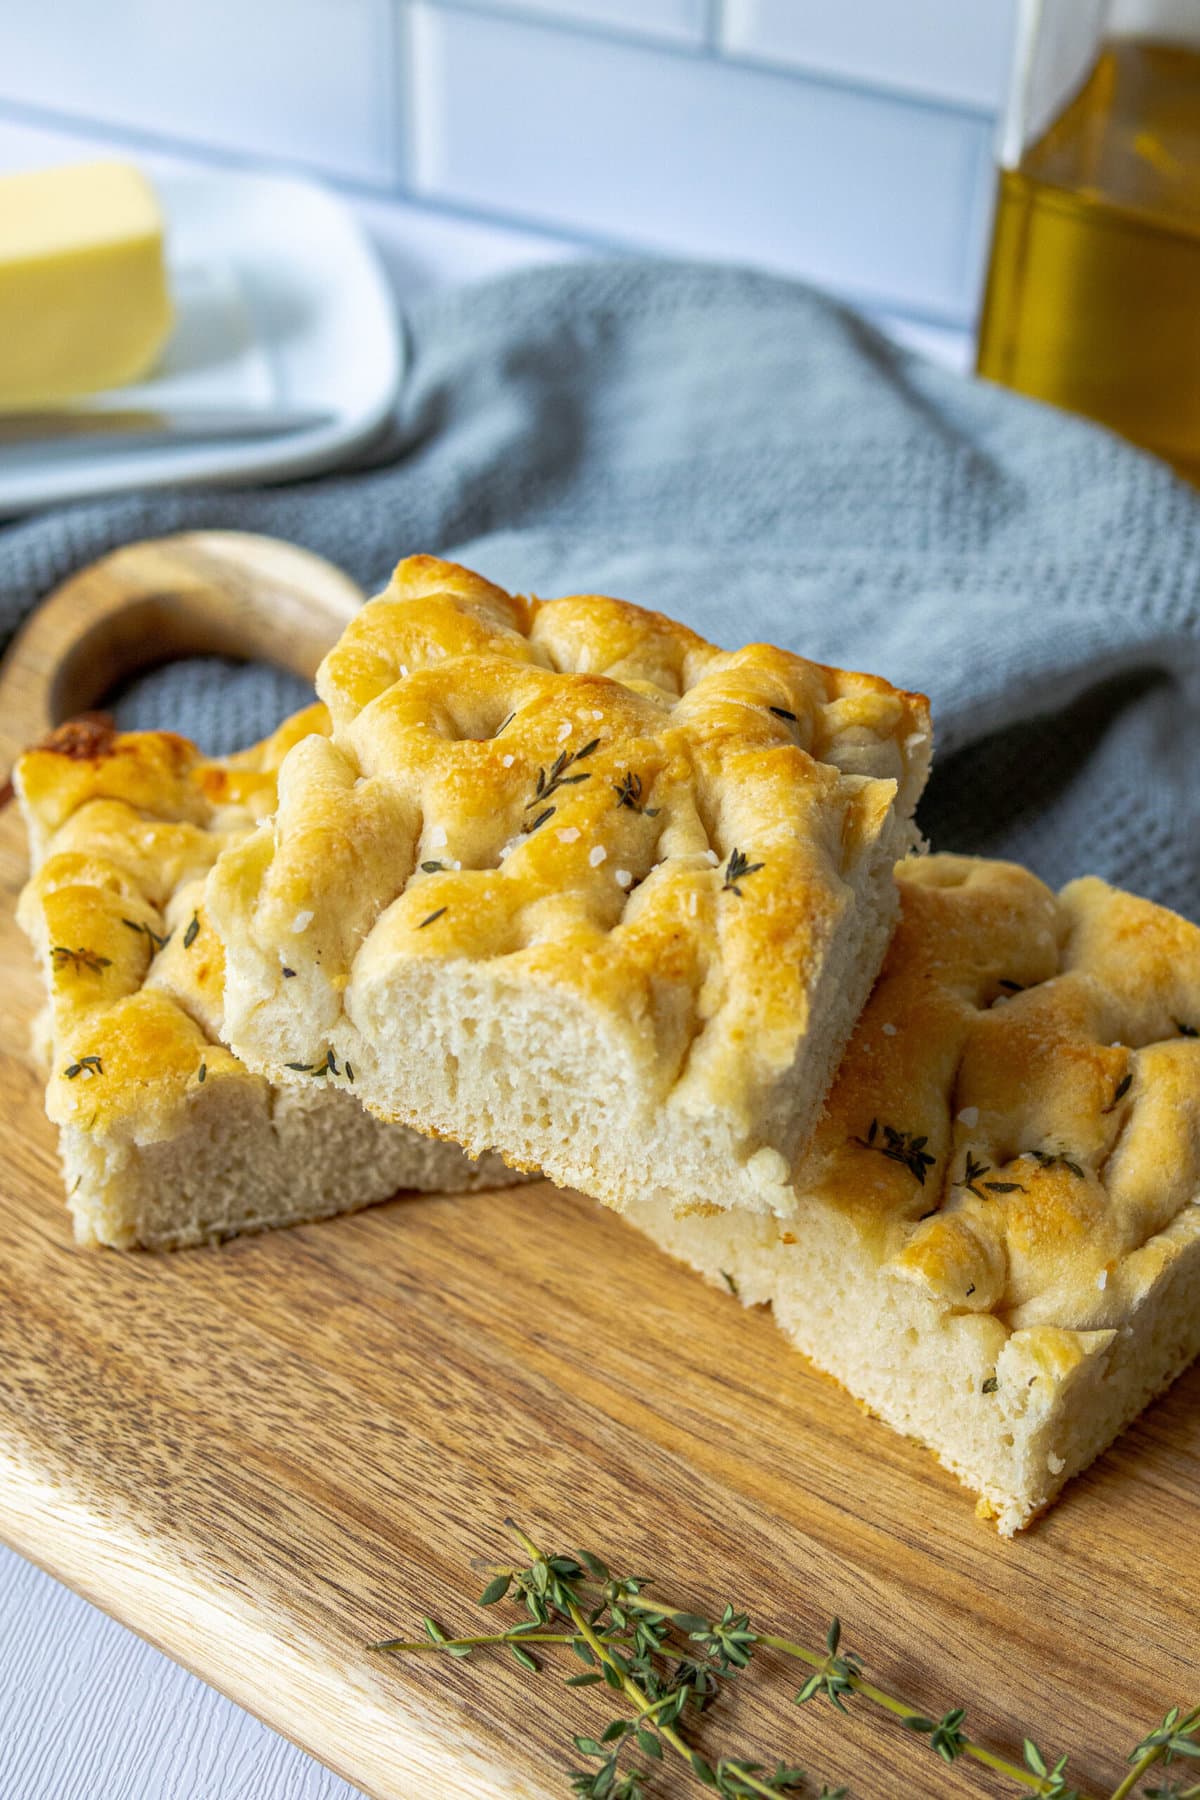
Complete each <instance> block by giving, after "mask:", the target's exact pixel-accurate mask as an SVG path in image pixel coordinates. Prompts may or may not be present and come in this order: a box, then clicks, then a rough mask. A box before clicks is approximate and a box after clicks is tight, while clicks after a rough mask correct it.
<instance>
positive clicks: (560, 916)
mask: <svg viewBox="0 0 1200 1800" xmlns="http://www.w3.org/2000/svg"><path fill="white" fill-rule="evenodd" d="M317 686H318V692H319V693H320V695H321V697H322V698H323V699H324V700H325V701H326V703H327V704H328V706H329V710H330V714H331V717H332V721H333V732H332V736H331V737H329V738H326V737H322V736H315V735H314V736H311V737H308V738H306V739H305V740H304V741H302V742H300V743H298V744H297V745H296V746H295V747H294V749H293V750H291V751H290V752H289V754H288V756H287V757H286V759H285V761H284V763H283V766H282V769H281V771H280V803H279V809H278V812H277V814H276V816H275V818H274V819H273V820H272V821H271V822H269V823H266V824H264V825H263V826H262V827H261V828H260V829H259V830H258V831H257V832H255V833H254V834H253V835H252V836H250V837H249V838H247V839H246V840H245V841H243V842H241V843H239V844H237V845H234V846H233V847H232V848H231V849H230V850H229V851H227V852H226V853H225V854H224V856H223V857H222V858H221V861H220V863H219V864H218V865H217V867H216V869H215V870H214V872H213V875H212V877H211V878H210V882H209V886H208V890H207V892H208V905H209V909H210V912H211V914H212V917H213V920H214V922H215V925H216V927H217V930H218V931H219V933H220V935H221V937H222V940H223V942H224V945H225V951H226V966H227V988H226V1022H227V1028H228V1031H229V1034H230V1041H231V1042H232V1043H233V1044H234V1045H235V1046H236V1048H237V1050H238V1053H239V1055H241V1056H242V1057H243V1058H244V1059H245V1060H246V1062H247V1063H248V1064H249V1065H250V1066H251V1067H252V1068H254V1069H257V1070H259V1071H260V1072H262V1073H264V1074H266V1075H268V1076H269V1077H270V1079H271V1080H272V1081H277V1082H281V1083H285V1082H288V1081H292V1082H295V1081H297V1080H302V1077H301V1076H298V1075H297V1074H296V1073H295V1072H294V1071H295V1070H296V1069H297V1067H299V1068H301V1069H303V1068H305V1067H310V1066H312V1065H314V1064H320V1063H322V1062H323V1061H324V1060H325V1059H326V1058H327V1057H329V1056H331V1055H332V1056H333V1058H334V1059H335V1060H336V1061H337V1063H338V1064H339V1065H344V1064H345V1063H346V1062H347V1061H349V1062H350V1063H351V1064H352V1066H353V1068H354V1070H355V1077H356V1081H355V1091H356V1093H357V1094H358V1096H359V1098H360V1099H361V1100H363V1101H364V1103H365V1104H366V1105H367V1106H368V1107H369V1108H371V1110H372V1111H374V1112H376V1113H378V1114H379V1116H380V1117H383V1118H388V1119H397V1120H402V1121H403V1122H404V1123H406V1124H409V1125H413V1126H416V1127H418V1128H419V1129H421V1130H425V1131H436V1132H440V1133H446V1134H448V1135H450V1136H453V1137H455V1138H456V1139H458V1140H459V1141H460V1142H462V1143H465V1144H466V1145H467V1146H468V1148H470V1149H473V1150H480V1149H483V1148H485V1147H487V1146H491V1145H494V1146H495V1147H496V1148H497V1149H499V1150H500V1151H501V1152H502V1153H503V1154H504V1155H505V1156H507V1157H509V1158H510V1159H512V1160H513V1161H514V1162H516V1163H517V1164H519V1165H521V1166H524V1167H530V1168H532V1167H540V1168H541V1169H542V1170H544V1172H545V1173H546V1174H548V1175H549V1176H551V1177H552V1178H553V1179H554V1180H555V1181H557V1182H560V1183H564V1184H570V1185H574V1186H577V1187H581V1188H583V1189H584V1190H585V1191H587V1192H589V1193H591V1194H594V1195H597V1196H598V1197H600V1198H601V1199H603V1200H605V1201H607V1202H609V1203H610V1204H612V1205H614V1206H617V1207H623V1206H625V1205H627V1204H629V1203H630V1201H632V1200H634V1199H641V1198H644V1197H645V1196H646V1195H647V1194H649V1195H651V1196H658V1197H660V1198H664V1199H670V1200H672V1201H674V1200H678V1199H680V1198H686V1199H691V1200H695V1201H703V1202H707V1203H709V1204H712V1205H715V1206H720V1207H726V1206H730V1207H748V1208H751V1209H753V1210H756V1211H760V1212H768V1213H780V1214H785V1215H786V1214H787V1213H789V1212H790V1211H791V1209H792V1206H793V1204H794V1196H793V1191H792V1187H791V1165H792V1161H793V1159H794V1157H795V1154H796V1152H797V1151H798V1149H799V1148H800V1147H801V1146H802V1145H803V1144H804V1142H805V1141H806V1140H807V1138H808V1137H809V1135H810V1134H811V1132H812V1129H813V1125H814V1123H815V1121H816V1118H817V1115H818V1113H819V1111H820V1107H821V1103H822V1100H823V1098H824V1095H825V1092H826V1089H827V1087H828V1085H829V1080H830V1077H831V1075H832V1072H833V1069H834V1068H835V1066H836V1064H837V1060H838V1057H839V1056H840V1054H841V1051H842V1048H843V1046H844V1044H845V1042H846V1039H847V1037H848V1035H849V1032H850V1029H851V1027H852V1025H853V1023H854V1020H855V1019H856V1017H857V1016H858V1012H859V1010H860V1008H861V1006H862V1004H863V1002H864V1001H865V999H866V996H867V993H868V992H869V990H870V986H871V983H872V981H873V979H874V977H875V975H876V973H877V971H878V968H879V965H880V962H881V960H882V958H883V953H884V950H885V948H886V945H887V941H888V938H889V936H890V934H891V931H892V927H893V924H894V921H895V916H896V906H897V902H896V889H895V882H894V879H893V874H892V870H893V865H894V863H895V861H896V859H897V858H898V857H900V856H902V855H903V854H904V853H905V852H906V851H907V850H908V849H909V848H910V847H911V846H912V844H913V843H914V841H915V831H914V827H913V822H912V814H913V808H914V806H915V804H916V800H917V797H918V795H919V793H920V791H921V788H922V786H923V784H924V780H925V776H926V772H927V769H928V764H929V757H930V726H929V716H928V708H927V703H926V702H925V700H924V699H923V698H922V697H920V696H919V695H912V694H906V693H902V692H899V691H898V690H897V689H895V688H893V687H891V686H889V685H888V683H887V682H885V681H881V680H878V679H876V678H874V677H872V676H867V675H854V674H847V673H845V672H843V671H841V670H838V669H829V668H824V667H821V666H819V665H817V664H815V663H811V662H806V661H804V660H803V658H801V657H798V656H794V655H791V654H789V653H788V652H786V651H783V650H778V649H773V648H771V647H770V646H769V645H762V644H758V645H750V646H748V647H747V648H745V649H742V650H738V651H735V652H733V653H727V652H725V651H721V650H718V649H715V648H714V647H713V646H712V645H711V644H708V643H706V642H705V641H704V640H703V639H702V638H700V637H697V636H696V634H695V633H694V632H692V631H689V630H687V629H686V628H685V627H684V626H682V625H679V624H676V623H675V622H673V621H672V620H670V619H667V618H664V617H663V616H662V615H661V614H659V613H654V612H647V611H645V610H643V609H642V608H641V607H637V606H632V605H628V604H626V603H624V602H622V601H619V600H612V599H607V598H603V597H601V596H596V595H582V596H576V597H572V598H569V599H560V600H551V601H546V602H541V601H538V600H535V599H526V598H523V597H520V596H514V595H511V594H508V593H505V592H504V591H503V590H501V589H500V588H498V587H495V586H493V585H492V584H491V583H489V582H487V581H484V580H482V579H481V578H480V577H479V576H477V575H473V574H471V573H470V572H469V571H468V570H466V569H462V568H459V567H457V566H456V565H454V564H451V563H444V562H439V561H437V560H435V559H434V558H431V557H413V558H410V559H409V560H408V561H406V562H403V563H401V564H400V566H399V568H398V569H397V570H396V573H395V576H394V577H393V580H392V584H391V586H390V588H389V589H388V590H387V591H386V593H384V594H383V595H382V596H381V597H380V598H378V599H377V600H374V601H372V602H371V603H370V604H368V605H367V606H366V607H365V608H364V609H363V611H362V612H361V613H360V614H359V615H358V616H357V617H356V618H355V619H354V620H353V621H352V623H351V624H350V625H349V626H348V627H347V629H346V631H345V632H344V634H343V636H342V639H341V641H340V643H339V644H338V645H337V646H336V648H335V649H334V650H333V651H332V652H331V653H330V654H329V656H328V657H327V658H326V660H325V662H324V664H323V666H322V668H321V670H320V673H319V675H318V681H317ZM285 971H290V972H291V973H285Z"/></svg>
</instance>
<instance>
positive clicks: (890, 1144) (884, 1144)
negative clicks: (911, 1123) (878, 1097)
mask: <svg viewBox="0 0 1200 1800" xmlns="http://www.w3.org/2000/svg"><path fill="white" fill-rule="evenodd" d="M850 1142H851V1143H852V1144H858V1145H860V1146H861V1147H862V1149H864V1150H876V1151H878V1153H879V1155H880V1156H886V1157H887V1159H888V1161H889V1162H898V1163H901V1164H903V1166H904V1167H905V1168H906V1169H907V1170H908V1172H909V1174H910V1175H911V1176H912V1177H913V1179H914V1180H915V1181H918V1182H920V1184H921V1186H922V1187H924V1186H925V1171H926V1170H927V1169H932V1168H933V1166H934V1164H935V1163H936V1162H937V1157H936V1156H931V1155H930V1153H929V1151H928V1150H926V1148H925V1146H926V1144H927V1143H928V1142H929V1139H928V1137H925V1136H920V1137H917V1136H914V1135H913V1133H912V1132H909V1131H897V1129H896V1127H895V1126H894V1125H884V1126H882V1127H881V1126H880V1123H879V1120H878V1119H872V1120H871V1128H870V1130H869V1131H868V1132H867V1135H866V1137H865V1138H864V1137H852V1138H851V1139H850Z"/></svg>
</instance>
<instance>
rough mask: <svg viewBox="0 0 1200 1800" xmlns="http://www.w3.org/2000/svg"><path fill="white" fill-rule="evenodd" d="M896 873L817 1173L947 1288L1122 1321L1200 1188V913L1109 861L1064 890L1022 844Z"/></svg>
mask: <svg viewBox="0 0 1200 1800" xmlns="http://www.w3.org/2000/svg"><path fill="white" fill-rule="evenodd" d="M897 873H898V875H899V878H900V886H901V895H902V900H901V922H900V925H899V926H898V928H897V931H896V936H895V938H894V939H893V941H892V946H891V949H890V950H889V953H888V957H887V960H886V962H885V965H884V970H883V973H882V975H881V977H880V980H879V982H878V984H877V986H876V988H875V991H874V993H873V994H872V997H871V1000H870V1003H869V1005H868V1006H867V1008H866V1010H865V1011H864V1013H863V1015H862V1018H861V1020H860V1022H859V1025H858V1028H857V1030H856V1032H855V1035H854V1038H853V1040H852V1043H851V1047H850V1049H849V1050H848V1051H847V1054H846V1057H845V1059H844V1061H843V1064H842V1068H841V1070H840V1072H839V1075H838V1078H837V1080H836V1082H835V1084H834V1088H833V1091H832V1093H831V1095H830V1099H829V1105H828V1109H827V1112H826V1116H825V1118H824V1119H823V1120H822V1123H821V1125H820V1127H819V1129H818V1132H817V1135H816V1138H815V1140H814V1144H813V1148H812V1152H811V1154H810V1156H809V1158H808V1159H807V1161H806V1164H805V1167H804V1170H803V1171H802V1172H801V1174H800V1175H799V1176H798V1178H797V1180H798V1185H800V1186H802V1187H803V1189H804V1191H806V1192H813V1191H819V1192H820V1193H821V1195H822V1197H823V1198H824V1199H826V1200H827V1201H828V1202H829V1203H830V1204H832V1205H835V1206H839V1207H843V1208H845V1209H846V1210H847V1211H849V1212H853V1213H854V1215H855V1216H856V1218H857V1219H858V1220H859V1222H860V1224H869V1226H870V1228H872V1229H874V1230H876V1231H878V1232H879V1234H880V1242H881V1244H882V1245H885V1246H886V1250H887V1254H888V1255H889V1257H890V1259H891V1261H892V1265H893V1267H894V1268H895V1270H896V1272H897V1274H899V1275H900V1276H902V1277H903V1278H904V1279H905V1280H907V1281H911V1282H913V1283H914V1284H915V1285H916V1286H917V1287H919V1288H920V1289H921V1290H922V1291H923V1292H925V1293H926V1294H928V1295H929V1297H930V1298H931V1299H933V1300H936V1301H937V1302H938V1303H939V1304H940V1305H945V1306H950V1307H955V1308H960V1307H961V1308H963V1309H965V1310H968V1311H971V1312H976V1313H985V1312H990V1313H993V1314H995V1315H997V1316H998V1317H1000V1318H1001V1319H1002V1320H1003V1321H1004V1323H1005V1325H1006V1326H1007V1327H1008V1328H1009V1329H1013V1330H1016V1329H1021V1328H1023V1327H1026V1326H1032V1325H1040V1324H1053V1325H1057V1326H1068V1327H1070V1328H1071V1329H1074V1330H1080V1329H1093V1328H1096V1327H1103V1326H1108V1325H1111V1324H1113V1323H1116V1322H1120V1321H1121V1320H1123V1319H1124V1318H1125V1316H1126V1315H1127V1314H1128V1312H1129V1310H1130V1308H1131V1307H1132V1306H1134V1305H1135V1304H1136V1301H1137V1296H1138V1291H1139V1283H1140V1282H1141V1281H1142V1280H1143V1279H1144V1276H1145V1269H1144V1268H1143V1265H1142V1262H1139V1261H1138V1260H1137V1257H1138V1253H1139V1252H1141V1250H1142V1249H1143V1246H1145V1245H1146V1243H1147V1242H1148V1241H1149V1240H1150V1239H1151V1238H1153V1237H1156V1236H1157V1235H1158V1234H1159V1233H1161V1232H1162V1231H1163V1230H1165V1229H1166V1227H1167V1226H1169V1225H1170V1224H1171V1222H1172V1221H1173V1220H1174V1219H1176V1218H1177V1217H1178V1216H1179V1215H1180V1214H1182V1213H1184V1212H1185V1209H1188V1208H1190V1207H1192V1206H1193V1204H1194V1202H1195V1201H1196V1200H1197V1198H1198V1197H1200V1039H1198V1038H1197V1037H1196V1036H1195V1035H1194V1034H1196V1033H1197V1032H1200V929H1198V928H1197V927H1196V926H1195V925H1191V924H1189V923H1188V922H1187V921H1186V920H1184V919H1181V918H1179V917H1178V916H1177V915H1176V914H1174V913H1171V912H1168V911H1167V910H1166V909H1165V908H1163V907H1160V906H1155V905H1153V904H1152V903H1151V902H1150V901H1148V900H1139V899H1137V898H1135V897H1134V896H1133V895H1131V894H1126V893H1121V892H1120V891H1118V890H1117V889H1115V888H1111V887H1109V886H1108V885H1107V884H1106V883H1105V882H1102V881H1100V880H1098V879H1097V878H1096V877H1094V876H1090V877H1086V878H1084V879H1083V880H1080V881H1074V882H1072V883H1071V884H1070V885H1069V886H1068V887H1067V888H1065V889H1064V890H1063V892H1062V894H1061V895H1060V896H1058V897H1056V896H1055V895H1054V894H1052V893H1051V892H1050V890H1049V889H1048V888H1046V887H1044V886H1043V885H1042V883H1041V882H1039V881H1038V880H1037V879H1036V877H1035V876H1033V875H1031V874H1029V872H1028V871H1027V870H1024V869H1020V868H1017V867H1016V866H1015V865H1012V864H1006V863H987V862H976V861H972V860H970V859H968V858H964V857H953V856H944V855H943V856H934V857H929V858H925V859H917V860H914V861H911V862H908V863H905V864H903V865H901V867H900V869H899V870H898V871H897ZM872 1127H874V1132H872ZM892 1134H896V1135H895V1136H894V1137H893V1135H892ZM1195 1217H1196V1223H1197V1226H1198V1227H1200V1207H1198V1208H1197V1209H1196V1213H1195Z"/></svg>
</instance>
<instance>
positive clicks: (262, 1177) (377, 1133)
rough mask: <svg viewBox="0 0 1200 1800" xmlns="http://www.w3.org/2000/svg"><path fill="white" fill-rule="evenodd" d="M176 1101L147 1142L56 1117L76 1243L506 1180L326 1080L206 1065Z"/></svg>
mask: <svg viewBox="0 0 1200 1800" xmlns="http://www.w3.org/2000/svg"><path fill="white" fill-rule="evenodd" d="M186 1105H187V1116H186V1119H185V1120H184V1121H183V1122H182V1123H181V1124H178V1125H177V1127H176V1129H175V1130H173V1131H172V1132H171V1133H170V1134H168V1135H164V1136H161V1137H157V1138H152V1139H149V1140H147V1141H137V1140H136V1139H135V1138H133V1137H132V1136H130V1135H129V1134H127V1133H118V1132H112V1133H97V1132H89V1131H85V1130H83V1129H82V1128H81V1127H80V1126H78V1125H64V1126H62V1127H61V1128H60V1131H59V1153H60V1157H61V1160H62V1166H63V1175H64V1180H65V1182H66V1188H67V1204H68V1207H69V1210H70V1213H71V1217H72V1221H73V1224H74V1228H75V1239H76V1242H77V1243H79V1244H80V1245H81V1246H84V1247H86V1248H92V1249H95V1248H100V1247H104V1248H108V1249H116V1250H132V1249H142V1250H185V1249H191V1248H195V1247H197V1246H199V1245H203V1244H216V1243H220V1242H222V1241H223V1240H224V1239H226V1238H230V1237H234V1236H240V1235H242V1234H243V1233H254V1232H262V1231H272V1230H275V1229H278V1228H280V1227H284V1226H289V1225H299V1224H308V1223H311V1222H313V1221H316V1220H319V1219H328V1218H332V1217H334V1216H335V1215H338V1214H341V1213H349V1212H358V1211H360V1210H361V1209H362V1208H363V1207H365V1206H371V1205H374V1204H375V1203H377V1202H378V1201H381V1200H388V1199H391V1198H392V1197H393V1196H394V1195H396V1194H402V1193H460V1192H470V1191H473V1190H476V1189H480V1188H489V1187H500V1186H506V1185H509V1184H511V1183H512V1182H513V1181H514V1180H515V1179H517V1177H516V1176H515V1175H514V1173H513V1172H512V1171H511V1170H510V1169H508V1168H507V1167H506V1166H505V1165H504V1164H503V1163H502V1162H501V1160H500V1158H499V1157H497V1156H494V1155H492V1156H485V1157H482V1158H481V1159H480V1160H479V1161H478V1162H476V1163H471V1162H469V1161H468V1160H467V1158H466V1156H465V1155H464V1154H463V1152H462V1150H461V1149H460V1148H459V1146H458V1145H457V1144H448V1143H441V1142H439V1141H437V1140H436V1139H431V1138H426V1137H422V1136H420V1135H419V1134H417V1133H416V1132H412V1131H405V1130H404V1129H403V1128H402V1127H398V1126H390V1125H385V1124H383V1123H382V1122H381V1121H379V1120H378V1119H375V1118H372V1117H371V1116H370V1114H368V1113H365V1112H364V1111H363V1110H362V1108H361V1107H360V1106H359V1105H358V1104H357V1102H356V1101H355V1100H354V1099H353V1097H352V1096H351V1095H349V1094H345V1093H340V1092H338V1091H336V1090H335V1089H325V1088H322V1089H321V1090H320V1091H314V1092H313V1093H311V1094H305V1093H301V1092H296V1091H293V1090H280V1089H276V1088H272V1087H270V1086H268V1085H267V1084H265V1083H260V1082H257V1081H248V1080H247V1079H246V1078H245V1076H244V1075H242V1076H240V1077H239V1078H238V1079H236V1080H233V1081H222V1080H221V1079H220V1077H219V1076H216V1077H214V1078H213V1080H212V1081H211V1085H210V1084H209V1083H205V1084H204V1085H203V1086H200V1087H197V1088H195V1089H194V1090H193V1091H192V1092H191V1093H189V1095H188V1096H187V1102H186Z"/></svg>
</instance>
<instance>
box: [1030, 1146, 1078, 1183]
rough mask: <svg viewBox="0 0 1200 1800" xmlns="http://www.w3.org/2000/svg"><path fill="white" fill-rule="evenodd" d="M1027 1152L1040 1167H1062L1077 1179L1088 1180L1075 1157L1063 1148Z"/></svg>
mask: <svg viewBox="0 0 1200 1800" xmlns="http://www.w3.org/2000/svg"><path fill="white" fill-rule="evenodd" d="M1026 1154H1027V1155H1028V1156H1030V1157H1032V1159H1033V1161H1034V1162H1035V1163H1036V1164H1037V1166H1038V1168H1039V1169H1055V1168H1062V1169H1066V1170H1067V1171H1068V1173H1069V1174H1071V1175H1074V1176H1075V1178H1076V1180H1077V1181H1084V1180H1086V1176H1085V1175H1084V1172H1083V1170H1082V1169H1081V1168H1080V1166H1079V1164H1078V1163H1077V1162H1076V1161H1075V1158H1074V1157H1073V1156H1068V1155H1067V1154H1066V1152H1065V1151H1063V1150H1056V1151H1054V1152H1053V1153H1052V1152H1051V1151H1049V1150H1030V1151H1027V1152H1026Z"/></svg>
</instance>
